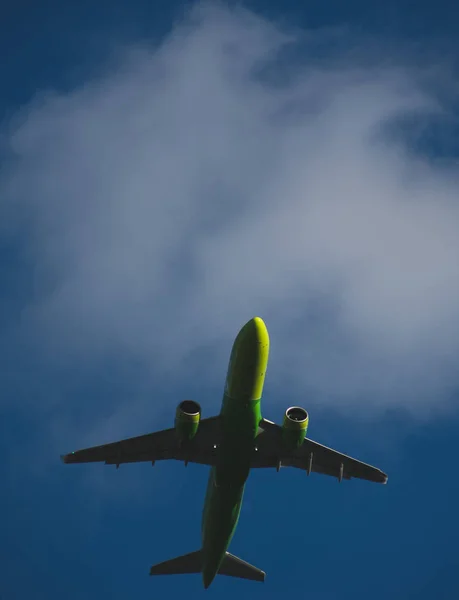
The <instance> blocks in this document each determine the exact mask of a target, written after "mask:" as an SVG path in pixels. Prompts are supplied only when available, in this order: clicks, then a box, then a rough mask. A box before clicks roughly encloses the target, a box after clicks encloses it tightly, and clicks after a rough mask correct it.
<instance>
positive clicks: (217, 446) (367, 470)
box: [62, 317, 388, 589]
mask: <svg viewBox="0 0 459 600" xmlns="http://www.w3.org/2000/svg"><path fill="white" fill-rule="evenodd" d="M268 355H269V335H268V330H267V328H266V325H265V323H264V321H263V320H262V319H261V318H260V317H254V318H252V319H250V321H248V322H247V323H246V324H245V325H244V326H243V327H242V329H241V330H240V331H239V333H238V335H237V337H236V339H235V341H234V344H233V347H232V350H231V355H230V360H229V365H228V371H227V376H226V382H225V387H224V394H223V400H222V405H221V410H220V414H219V415H218V416H214V417H210V418H206V419H201V406H200V405H199V404H198V402H196V401H194V400H183V401H182V402H180V404H179V405H178V406H177V409H176V413H175V422H174V425H175V426H174V427H173V428H171V429H166V430H163V431H157V432H155V433H148V434H146V435H141V436H138V437H133V438H129V439H125V440H121V441H119V442H114V443H109V444H104V445H101V446H95V447H92V448H87V449H84V450H78V451H76V452H71V453H70V454H66V455H64V456H62V460H63V462H64V463H88V462H105V464H108V465H116V468H118V467H119V466H120V464H124V463H134V462H151V464H152V465H154V464H155V461H157V460H168V459H175V460H178V461H183V462H184V463H185V466H186V465H187V464H188V463H190V462H191V463H198V464H204V465H208V466H210V467H211V469H210V474H209V479H208V485H207V492H206V497H205V503H204V509H203V514H202V523H201V538H202V539H201V542H202V544H201V548H200V549H199V550H197V551H195V552H191V553H189V554H184V555H183V556H179V557H177V558H173V559H171V560H167V561H165V562H162V563H159V564H157V565H154V566H152V567H151V569H150V575H178V574H183V573H201V576H202V580H203V584H204V588H206V589H207V588H208V587H209V586H210V584H211V583H212V581H213V580H214V578H215V576H216V575H217V574H219V575H227V576H231V577H239V578H242V579H250V580H254V581H264V580H265V576H266V573H265V572H264V571H262V570H261V569H258V568H256V567H254V566H253V565H250V564H249V563H247V562H245V561H243V560H242V559H240V558H238V557H236V556H234V555H233V554H230V553H229V552H228V547H229V545H230V542H231V540H232V538H233V535H234V532H235V530H236V526H237V524H238V521H239V515H240V511H241V505H242V499H243V494H244V488H245V484H246V481H247V478H248V476H249V472H250V470H251V469H254V468H255V469H256V468H275V469H277V471H279V469H280V468H281V467H296V468H297V469H302V470H303V471H306V473H307V474H308V475H309V474H310V473H322V474H325V475H331V476H333V477H336V478H337V479H338V480H339V481H340V482H341V481H342V480H343V479H351V478H359V479H366V480H368V481H374V482H376V483H383V484H385V483H387V479H388V478H387V475H386V474H385V473H383V472H382V471H380V470H379V469H377V468H376V467H372V466H370V465H368V464H365V463H363V462H360V461H358V460H356V459H354V458H351V457H349V456H346V455H344V454H341V453H340V452H337V451H336V450H332V449H331V448H327V447H326V446H323V445H321V444H319V443H317V442H314V441H313V440H311V439H310V438H308V437H306V433H307V429H308V424H309V415H308V413H307V411H306V410H305V409H304V408H301V407H299V406H292V407H290V408H287V410H286V411H285V414H284V419H283V424H282V426H279V425H276V424H275V423H273V422H272V421H268V420H267V419H264V418H263V417H262V415H261V398H262V391H263V386H264V381H265V375H266V368H267V364H268Z"/></svg>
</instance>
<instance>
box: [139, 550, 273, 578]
mask: <svg viewBox="0 0 459 600" xmlns="http://www.w3.org/2000/svg"><path fill="white" fill-rule="evenodd" d="M202 567H203V560H202V550H197V551H196V552H190V553H189V554H183V555H182V556H178V557H177V558H172V559H171V560H166V561H164V562H162V563H159V564H157V565H153V566H152V567H151V569H150V575H182V574H184V573H201V572H202ZM218 575H227V576H229V577H238V578H240V579H250V580H252V581H264V580H265V577H266V573H265V572H264V571H262V570H261V569H257V567H254V566H253V565H251V564H249V563H248V562H245V561H244V560H242V559H240V558H238V557H237V556H234V554H230V553H229V552H227V553H226V554H225V558H224V559H223V562H222V564H221V566H220V569H219V570H218Z"/></svg>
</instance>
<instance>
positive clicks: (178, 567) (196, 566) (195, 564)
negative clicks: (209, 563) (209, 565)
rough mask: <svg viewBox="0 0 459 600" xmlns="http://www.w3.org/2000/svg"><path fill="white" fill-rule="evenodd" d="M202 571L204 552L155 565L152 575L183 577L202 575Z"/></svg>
mask: <svg viewBox="0 0 459 600" xmlns="http://www.w3.org/2000/svg"><path fill="white" fill-rule="evenodd" d="M201 571H202V551H201V550H196V552H190V553H189V554H183V555H182V556H178V557H177V558H171V560H166V561H164V562H162V563H159V564H158V565H153V566H152V567H151V569H150V575H181V574H182V573H200V572H201Z"/></svg>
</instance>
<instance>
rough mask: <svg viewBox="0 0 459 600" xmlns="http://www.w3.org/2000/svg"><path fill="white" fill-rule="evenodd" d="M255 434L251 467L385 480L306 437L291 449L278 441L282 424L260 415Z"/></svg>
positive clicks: (377, 481) (348, 457)
mask: <svg viewBox="0 0 459 600" xmlns="http://www.w3.org/2000/svg"><path fill="white" fill-rule="evenodd" d="M259 427H260V429H259V434H258V436H257V442H256V445H257V452H256V453H255V455H254V459H253V461H252V465H251V466H252V467H254V468H263V467H278V468H279V467H280V466H285V467H296V468H297V469H303V470H304V471H307V472H308V473H311V472H312V473H322V474H323V475H331V476H332V477H337V478H338V479H339V480H340V481H341V480H342V479H351V478H354V477H355V478H358V479H366V480H367V481H374V482H376V483H387V475H386V474H385V473H383V472H382V471H380V470H379V469H377V468H376V467H372V466H371V465H367V464H366V463H364V462H361V461H360V460H357V459H356V458H352V457H351V456H347V455H346V454H342V453H341V452H338V451H337V450H333V449H332V448H327V446H323V445H322V444H319V443H318V442H314V441H313V440H311V439H310V438H305V440H304V442H303V444H302V445H301V446H300V447H299V448H298V449H297V450H293V451H289V450H287V449H286V448H285V446H284V444H283V442H282V427H280V426H279V425H276V424H275V423H272V422H271V421H267V420H266V419H263V420H262V421H261V423H260V426H259Z"/></svg>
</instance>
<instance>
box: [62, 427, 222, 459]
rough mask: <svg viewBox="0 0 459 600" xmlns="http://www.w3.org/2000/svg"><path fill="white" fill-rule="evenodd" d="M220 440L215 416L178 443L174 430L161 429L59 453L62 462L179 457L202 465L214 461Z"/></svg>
mask: <svg viewBox="0 0 459 600" xmlns="http://www.w3.org/2000/svg"><path fill="white" fill-rule="evenodd" d="M219 442H220V425H219V418H218V417H211V418H209V419H203V420H202V421H201V423H200V424H199V429H198V432H197V434H196V436H195V438H194V439H193V440H192V441H191V442H188V443H187V444H185V445H181V444H180V443H179V440H178V438H177V435H176V432H175V429H164V430H163V431H157V432H155V433H147V434H146V435H139V436H137V437H132V438H128V439H125V440H120V441H118V442H112V443H109V444H102V445H100V446H93V447H92V448H85V449H83V450H77V451H75V452H71V453H69V454H65V455H63V456H62V457H61V458H62V461H63V462H64V463H66V464H75V463H89V462H104V463H105V464H106V465H121V464H124V463H135V462H155V461H157V460H170V459H174V460H181V461H187V462H194V463H198V464H204V465H213V464H214V462H215V451H214V448H215V446H217V445H218V444H219Z"/></svg>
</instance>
